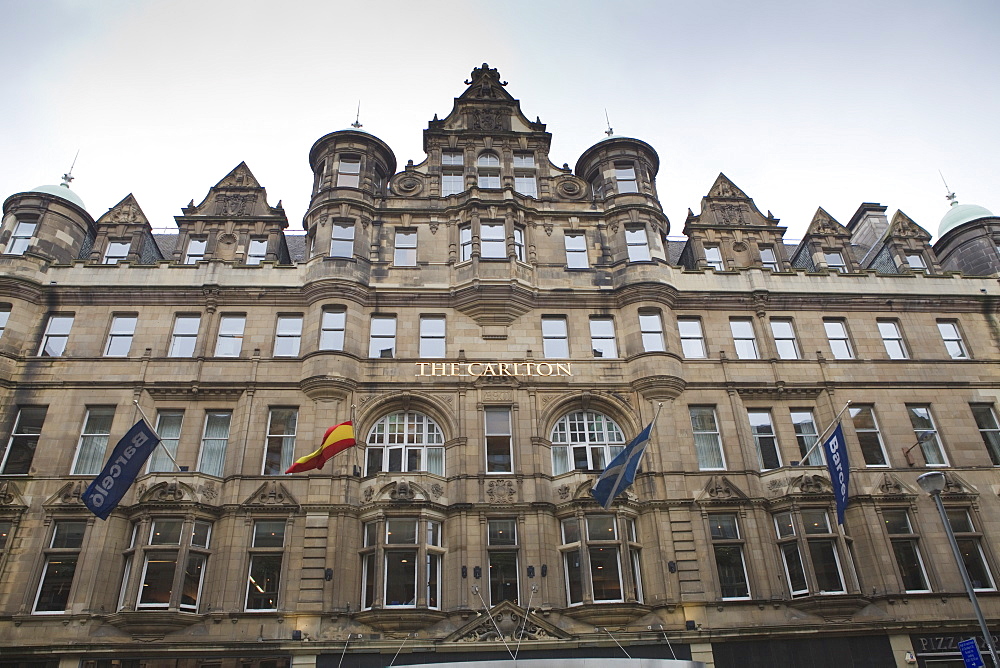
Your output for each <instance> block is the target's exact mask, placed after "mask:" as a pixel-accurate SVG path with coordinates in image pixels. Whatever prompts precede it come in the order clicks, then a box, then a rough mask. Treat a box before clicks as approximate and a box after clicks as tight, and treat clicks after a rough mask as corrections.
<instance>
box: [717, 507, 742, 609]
mask: <svg viewBox="0 0 1000 668" xmlns="http://www.w3.org/2000/svg"><path fill="white" fill-rule="evenodd" d="M708 524H709V528H710V533H711V536H712V550H713V552H714V553H715V567H716V569H717V570H718V572H719V593H720V595H721V597H722V598H724V599H726V598H732V599H738V598H750V586H749V584H748V580H747V569H746V565H745V564H744V563H743V539H742V537H741V536H740V525H739V522H738V521H737V519H736V513H712V514H710V515H709V516H708Z"/></svg>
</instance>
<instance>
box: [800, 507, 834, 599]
mask: <svg viewBox="0 0 1000 668" xmlns="http://www.w3.org/2000/svg"><path fill="white" fill-rule="evenodd" d="M802 526H803V529H804V532H805V535H806V538H807V539H808V540H807V541H806V545H807V547H808V548H809V559H810V561H811V563H812V568H813V575H815V576H816V587H817V588H818V589H819V591H820V593H821V594H842V593H844V577H843V574H842V573H841V571H840V556H839V555H838V554H837V545H836V542H837V539H836V538H835V537H834V536H833V531H832V530H831V528H830V518H829V516H828V515H827V513H826V510H822V509H819V508H803V509H802ZM820 536H823V537H820Z"/></svg>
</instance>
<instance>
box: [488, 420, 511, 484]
mask: <svg viewBox="0 0 1000 668" xmlns="http://www.w3.org/2000/svg"><path fill="white" fill-rule="evenodd" d="M483 417H484V418H485V423H486V472H487V473H512V472H513V471H514V463H513V454H512V452H513V447H512V445H513V444H512V442H511V441H512V438H511V436H512V434H511V428H510V409H509V408H506V407H488V408H486V409H485V411H484V412H483Z"/></svg>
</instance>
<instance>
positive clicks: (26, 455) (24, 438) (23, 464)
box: [0, 406, 48, 474]
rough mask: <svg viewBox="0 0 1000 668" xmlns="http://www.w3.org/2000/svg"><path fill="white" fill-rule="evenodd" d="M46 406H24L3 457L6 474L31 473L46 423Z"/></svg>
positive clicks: (3, 470) (3, 471)
mask: <svg viewBox="0 0 1000 668" xmlns="http://www.w3.org/2000/svg"><path fill="white" fill-rule="evenodd" d="M47 410H48V408H47V407H46V406H22V407H21V408H20V410H19V411H18V412H17V419H16V420H15V421H14V431H12V432H11V434H10V440H9V441H7V450H6V451H5V452H4V456H3V469H2V471H0V472H2V473H4V474H19V473H29V472H30V470H31V460H32V459H34V457H35V449H36V448H37V447H38V437H39V436H40V435H41V433H42V424H43V423H44V422H45V412H46V411H47Z"/></svg>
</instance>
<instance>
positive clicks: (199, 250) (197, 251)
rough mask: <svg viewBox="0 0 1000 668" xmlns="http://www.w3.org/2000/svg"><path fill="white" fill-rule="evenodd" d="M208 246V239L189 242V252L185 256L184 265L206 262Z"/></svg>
mask: <svg viewBox="0 0 1000 668" xmlns="http://www.w3.org/2000/svg"><path fill="white" fill-rule="evenodd" d="M207 245H208V240H207V239H190V240H188V245H187V252H186V253H185V254H184V264H194V263H195V262H198V261H199V260H204V259H205V246H207Z"/></svg>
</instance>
